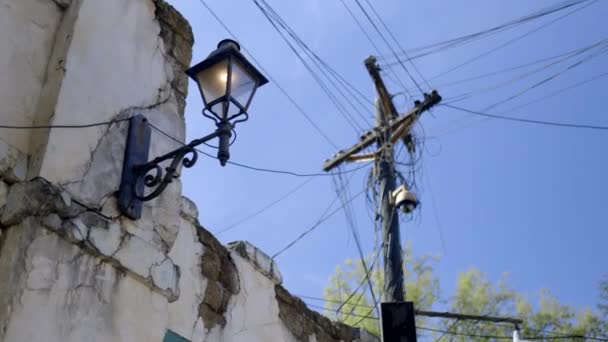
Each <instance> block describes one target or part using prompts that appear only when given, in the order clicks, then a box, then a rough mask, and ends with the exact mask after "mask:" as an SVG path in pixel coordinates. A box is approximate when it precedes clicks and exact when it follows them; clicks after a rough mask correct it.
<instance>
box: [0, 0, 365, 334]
mask: <svg viewBox="0 0 608 342" xmlns="http://www.w3.org/2000/svg"><path fill="white" fill-rule="evenodd" d="M0 8H1V9H2V11H0V28H2V29H3V30H0V43H2V44H3V49H2V50H1V51H0V70H1V71H2V73H3V74H5V75H9V77H7V78H2V79H0V102H2V103H3V108H2V109H0V110H2V112H1V113H2V116H0V117H1V118H2V123H5V122H4V120H5V119H6V120H9V119H10V120H14V121H10V122H7V123H8V124H19V125H30V124H32V123H33V124H36V125H47V124H51V125H52V124H88V123H92V122H100V121H109V120H116V119H122V118H127V117H129V116H130V115H132V114H134V113H142V114H144V115H146V116H147V118H148V119H149V120H150V121H151V122H153V123H154V124H155V125H156V126H158V127H161V128H162V129H163V130H164V131H166V132H168V133H169V134H172V135H173V136H175V137H176V138H178V139H181V140H183V139H184V119H183V111H184V106H185V97H186V95H187V79H186V76H185V75H184V74H183V71H184V70H185V69H186V68H187V67H188V65H189V64H190V58H191V55H192V51H191V46H192V44H193V37H192V32H191V30H190V27H189V25H188V24H187V22H185V20H184V19H183V17H181V15H180V14H179V13H177V12H176V11H175V10H173V9H172V8H171V7H170V6H169V5H167V4H166V3H165V2H164V1H162V0H128V1H125V0H103V1H100V0H0ZM4 29H7V30H8V31H4ZM17 33H18V34H17ZM4 43H6V44H4ZM4 47H7V48H6V49H4ZM12 68H14V70H13V69H12ZM18 77H22V79H17V78H18ZM11 81H14V82H17V83H18V87H17V88H15V89H12V88H11V89H9V88H10V87H9V85H10V82H11ZM19 82H21V83H19ZM11 101H12V102H11ZM5 103H8V104H7V105H6V106H4V104H5ZM11 106H13V107H11ZM11 108H12V109H11ZM9 109H10V111H5V110H9ZM126 131H127V125H126V123H114V124H112V125H109V126H101V127H94V128H88V129H75V130H64V129H50V130H38V131H36V132H35V133H34V132H27V131H21V135H16V134H13V133H10V134H9V133H8V132H6V131H1V130H0V341H1V342H4V341H6V342H12V341H51V342H52V341H57V342H59V341H74V342H76V341H94V342H96V341H100V342H101V341H119V342H121V341H124V342H127V341H129V342H130V341H159V342H160V341H162V338H163V336H164V334H165V332H166V331H167V330H168V329H170V330H172V331H174V332H175V333H178V334H180V335H181V336H184V337H185V338H187V339H189V340H191V341H196V342H203V341H226V342H229V341H254V342H255V341H319V342H334V341H335V342H337V341H375V340H374V339H370V338H368V337H362V336H365V335H364V334H363V335H362V334H361V332H360V331H359V330H357V329H352V328H348V327H343V326H339V325H335V324H333V323H331V322H330V321H329V320H327V319H326V318H324V317H322V316H320V315H318V314H316V313H314V312H312V311H310V310H309V309H307V308H306V307H305V305H304V304H303V303H302V302H301V301H299V300H298V299H297V298H295V297H293V296H291V295H290V294H289V293H288V292H287V291H286V290H284V289H283V288H282V287H281V285H280V284H281V282H282V279H281V276H280V273H279V271H278V269H277V266H276V264H275V263H274V261H272V260H271V259H270V258H269V257H268V256H266V255H265V254H264V253H262V252H261V251H259V250H258V249H257V248H255V247H253V246H251V245H250V244H247V243H244V242H241V243H235V244H231V245H230V246H228V247H225V246H223V245H222V244H221V243H220V242H219V241H218V240H217V239H216V238H215V237H214V236H213V235H212V234H210V233H209V232H208V231H207V230H205V229H204V228H202V227H201V226H200V224H199V222H198V211H197V209H196V207H195V206H194V204H193V203H192V202H190V201H189V200H187V199H185V198H182V197H181V185H180V182H179V181H176V182H174V183H173V184H171V185H170V187H169V188H168V189H167V190H166V191H165V192H164V193H163V195H162V196H160V197H158V198H156V199H155V200H153V201H150V202H147V203H145V206H144V215H143V217H142V219H140V220H138V221H131V220H128V219H126V218H123V217H120V213H119V212H118V210H117V208H116V200H115V198H114V196H113V195H114V192H115V191H116V190H117V188H118V185H119V182H120V176H121V172H122V159H123V154H124V148H125V142H126ZM176 146H177V145H176V144H175V143H174V142H172V141H169V140H167V139H166V138H164V137H162V136H161V135H158V134H156V133H153V136H152V147H151V151H150V155H159V154H162V153H164V152H167V151H168V150H171V149H174V148H175V147H176ZM28 160H29V164H28ZM26 174H27V177H26Z"/></svg>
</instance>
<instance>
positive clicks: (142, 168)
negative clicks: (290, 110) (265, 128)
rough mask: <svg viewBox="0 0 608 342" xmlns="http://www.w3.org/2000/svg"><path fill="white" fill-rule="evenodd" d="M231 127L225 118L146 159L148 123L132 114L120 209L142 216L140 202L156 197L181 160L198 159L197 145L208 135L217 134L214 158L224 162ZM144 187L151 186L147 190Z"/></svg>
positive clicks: (190, 163) (189, 163)
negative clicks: (207, 130)
mask: <svg viewBox="0 0 608 342" xmlns="http://www.w3.org/2000/svg"><path fill="white" fill-rule="evenodd" d="M232 128H233V126H232V124H230V122H228V121H222V122H218V123H217V129H216V130H215V132H213V133H211V134H209V135H207V136H205V137H203V138H200V139H195V140H193V141H192V142H190V143H189V144H187V145H184V146H182V147H180V148H178V149H176V150H174V151H171V152H169V153H167V154H164V155H162V156H160V157H156V158H154V159H153V160H151V161H148V154H149V151H150V141H151V133H152V130H151V127H150V125H149V124H148V122H147V119H146V118H145V117H144V116H143V115H136V116H134V117H132V118H131V119H130V125H129V133H128V137H127V146H126V149H125V158H124V163H123V170H122V178H121V181H120V188H119V191H118V208H119V209H120V211H121V212H122V213H123V214H124V215H126V216H127V217H129V218H131V219H133V220H136V219H139V218H141V214H142V208H143V202H146V201H150V200H152V199H154V198H156V197H158V196H159V195H160V194H161V193H162V192H163V191H164V190H165V189H166V188H167V186H168V185H169V184H170V183H171V182H172V181H173V179H175V178H178V177H179V175H178V174H177V171H178V169H179V166H180V163H181V164H182V165H183V167H185V168H191V167H192V166H194V164H196V161H197V160H198V152H197V150H196V147H197V146H198V145H201V144H203V143H205V142H207V141H209V140H211V139H214V138H219V149H218V157H217V158H218V159H219V161H220V164H221V165H222V166H224V165H225V164H226V162H227V161H228V159H229V158H230V152H229V147H230V137H231V136H232ZM169 160H170V163H169V165H168V166H166V167H165V168H164V171H163V167H162V166H161V163H163V162H165V161H169ZM147 188H150V189H152V190H151V191H149V192H147V191H146V189H147Z"/></svg>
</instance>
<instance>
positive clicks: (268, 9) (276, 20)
mask: <svg viewBox="0 0 608 342" xmlns="http://www.w3.org/2000/svg"><path fill="white" fill-rule="evenodd" d="M253 2H254V4H255V5H256V6H257V7H258V9H259V10H260V11H261V12H262V14H264V16H265V17H266V19H267V20H268V21H269V22H270V24H271V25H272V26H273V28H274V29H275V30H276V31H277V32H278V33H279V34H280V35H281V38H282V39H283V40H284V41H285V43H286V44H287V45H288V46H289V48H290V49H291V50H292V51H293V52H294V54H295V55H296V57H298V59H299V60H300V62H302V64H303V65H304V67H305V68H306V69H307V70H308V72H309V73H310V74H311V76H313V78H314V79H315V81H316V82H317V84H319V86H320V87H321V89H322V90H323V91H324V92H325V93H326V95H327V96H328V97H329V98H330V100H331V101H332V102H333V103H334V105H335V106H336V108H337V109H338V111H339V112H340V114H342V116H343V117H344V119H345V120H346V121H347V122H348V123H349V125H351V126H356V128H355V127H353V128H354V129H355V131H356V132H357V129H358V130H359V131H362V130H363V128H361V126H360V125H359V124H358V123H357V121H356V120H354V118H353V117H352V115H351V114H350V113H349V111H348V110H346V108H345V107H344V106H343V105H342V103H341V102H340V101H339V100H338V98H337V97H336V95H335V94H333V92H332V91H331V90H330V89H329V87H328V86H327V85H326V84H325V82H323V80H322V79H321V77H320V76H319V75H318V74H317V73H316V72H315V71H314V70H313V68H312V67H311V66H310V65H309V64H308V62H307V61H306V60H305V59H304V57H302V55H301V54H300V52H298V51H297V49H296V48H295V46H294V45H293V44H292V43H291V42H290V41H289V39H288V38H287V37H286V36H285V34H284V33H283V31H281V29H280V28H279V26H280V27H281V28H282V29H283V30H284V31H285V32H286V33H287V34H288V35H289V36H290V37H291V38H292V39H293V40H294V42H295V43H296V44H298V46H300V48H301V49H302V51H303V52H304V53H305V54H306V55H307V56H308V57H309V58H310V59H311V60H312V62H313V64H314V65H315V66H316V67H317V69H318V70H319V71H320V72H321V74H322V75H323V76H325V78H326V79H327V80H328V81H329V83H330V84H331V85H332V86H333V87H334V88H335V89H336V90H337V91H338V93H339V94H340V95H341V96H342V97H343V98H344V99H345V100H346V102H347V103H348V104H349V105H350V106H351V107H353V108H354V109H355V111H356V112H357V113H358V114H359V115H360V116H361V117H362V118H363V120H364V122H366V119H365V117H364V115H363V114H362V113H361V112H360V111H359V110H358V109H357V108H356V106H354V104H353V103H352V101H350V100H349V98H348V97H347V96H346V95H345V94H344V92H343V91H342V90H341V89H340V87H338V85H337V84H336V83H335V82H334V81H333V80H332V78H331V77H330V76H329V75H328V73H327V69H326V68H324V67H323V66H327V63H325V62H324V61H322V60H321V58H320V57H319V56H318V55H317V54H316V53H315V52H314V51H312V49H310V48H309V47H308V45H307V44H306V43H305V42H304V41H303V40H302V39H301V38H300V37H299V36H298V35H297V33H296V32H295V31H294V30H293V29H292V28H291V27H290V26H289V25H288V24H287V22H286V21H285V20H284V19H283V18H282V17H281V16H280V15H279V14H278V13H277V12H276V11H275V10H274V8H272V6H271V5H270V4H268V2H266V1H265V0H259V1H258V0H253ZM262 4H263V5H262ZM333 72H335V70H333ZM338 82H339V81H338ZM357 133H358V132H357Z"/></svg>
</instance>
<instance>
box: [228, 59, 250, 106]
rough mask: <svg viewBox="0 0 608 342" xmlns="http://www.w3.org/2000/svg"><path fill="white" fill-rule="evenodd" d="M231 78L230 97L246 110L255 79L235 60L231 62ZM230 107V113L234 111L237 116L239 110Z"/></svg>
mask: <svg viewBox="0 0 608 342" xmlns="http://www.w3.org/2000/svg"><path fill="white" fill-rule="evenodd" d="M232 63H233V64H232V77H231V80H230V81H231V84H230V87H231V89H230V95H231V96H232V97H233V98H234V99H235V100H236V101H237V102H238V103H239V104H240V105H241V106H242V107H243V108H245V109H247V107H246V106H247V104H248V102H249V98H250V97H251V95H252V94H253V91H254V90H255V87H256V79H255V78H254V77H253V76H252V75H251V74H250V73H249V72H247V69H245V68H244V67H243V66H242V65H241V63H239V62H238V61H236V60H233V62H232ZM230 107H234V109H232V108H231V109H230V112H233V111H236V113H233V115H234V114H238V112H239V111H240V110H239V108H238V107H237V106H235V105H233V104H231V105H230Z"/></svg>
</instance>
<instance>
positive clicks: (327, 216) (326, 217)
mask: <svg viewBox="0 0 608 342" xmlns="http://www.w3.org/2000/svg"><path fill="white" fill-rule="evenodd" d="M363 193H365V189H363V190H362V191H361V192H359V193H357V194H356V195H355V196H353V197H352V198H350V199H349V200H348V203H350V202H352V201H354V200H356V199H357V198H358V197H359V196H361V195H362V194H363ZM338 200H339V196H336V198H334V199H333V200H332V201H331V203H330V204H329V205H328V206H327V208H326V209H325V211H324V212H323V214H322V215H321V218H319V220H318V221H317V222H316V223H315V224H313V225H312V227H310V228H308V229H306V230H305V231H303V232H302V233H301V234H300V235H299V236H298V237H297V238H295V239H294V240H293V241H291V242H290V243H288V244H287V245H285V247H283V248H281V249H280V250H279V251H277V252H276V253H275V254H274V255H273V256H272V257H271V259H275V258H276V257H278V256H279V255H281V254H283V253H284V252H285V251H287V250H288V249H290V248H291V247H293V246H294V245H295V244H296V243H298V242H299V241H301V240H302V239H303V238H304V237H306V235H308V234H310V233H312V232H313V231H314V230H315V229H317V228H319V226H320V225H321V224H322V223H323V222H325V221H327V220H329V219H330V218H331V217H332V216H334V215H335V214H337V213H338V212H339V211H340V210H342V209H343V206H341V207H338V208H336V209H334V210H333V211H330V210H331V208H332V207H333V206H334V204H335V203H336V202H337V201H338Z"/></svg>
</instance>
